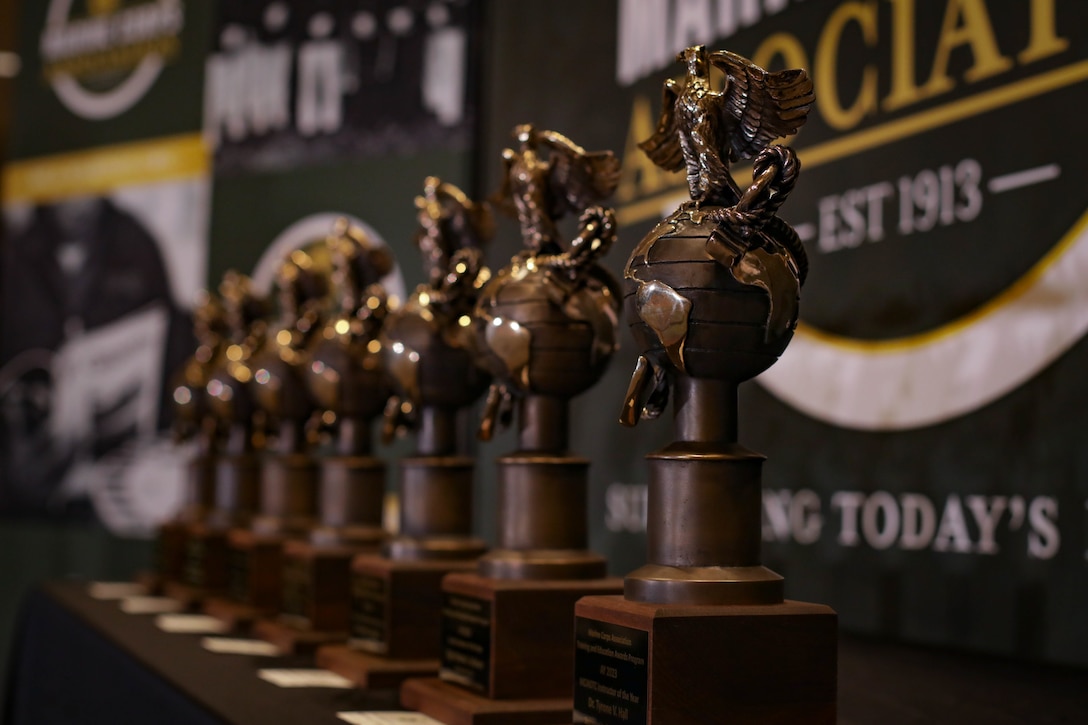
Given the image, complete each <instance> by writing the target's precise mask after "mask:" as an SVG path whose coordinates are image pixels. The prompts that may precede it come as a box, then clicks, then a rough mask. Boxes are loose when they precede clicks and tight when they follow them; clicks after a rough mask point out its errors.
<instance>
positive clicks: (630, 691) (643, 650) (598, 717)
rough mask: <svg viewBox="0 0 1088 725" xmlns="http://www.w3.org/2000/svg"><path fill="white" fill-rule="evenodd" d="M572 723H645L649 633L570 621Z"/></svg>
mask: <svg viewBox="0 0 1088 725" xmlns="http://www.w3.org/2000/svg"><path fill="white" fill-rule="evenodd" d="M574 630H575V640H574V722H576V723H596V724H598V725H646V689H647V682H648V677H649V668H648V666H647V662H646V661H647V658H648V657H649V640H650V638H649V634H648V633H647V632H644V631H643V630H641V629H632V628H631V627H621V626H620V625H618V624H611V623H609V622H599V621H597V620H594V619H586V618H584V617H576V618H575V627H574Z"/></svg>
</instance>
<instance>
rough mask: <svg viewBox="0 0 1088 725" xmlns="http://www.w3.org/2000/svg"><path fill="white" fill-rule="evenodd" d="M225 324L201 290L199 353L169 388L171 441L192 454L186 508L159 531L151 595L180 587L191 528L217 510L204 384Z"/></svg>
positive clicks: (214, 431) (196, 322) (196, 325)
mask: <svg viewBox="0 0 1088 725" xmlns="http://www.w3.org/2000/svg"><path fill="white" fill-rule="evenodd" d="M227 334H228V330H227V329H226V319H225V317H224V313H223V306H222V304H220V302H219V298H218V297H216V296H214V295H212V294H210V293H209V292H207V291H205V292H203V293H202V294H201V300H200V302H199V303H198V304H197V305H196V308H195V309H194V311H193V335H194V336H195V337H196V339H197V343H198V344H197V349H196V351H195V352H194V353H193V356H192V357H190V358H189V359H188V360H187V361H186V362H185V365H184V366H183V367H182V369H181V371H180V372H179V374H178V376H177V379H176V380H175V381H174V383H173V396H172V397H173V404H174V424H173V428H174V438H175V440H176V441H193V443H194V447H195V452H194V453H193V457H192V459H190V461H189V462H188V464H187V467H186V486H185V504H184V506H183V508H182V510H181V511H180V512H179V514H178V516H177V517H176V518H175V519H173V520H172V521H168V522H166V523H165V524H163V525H162V526H160V527H159V529H158V532H157V533H158V535H157V538H156V551H155V571H154V572H152V573H151V574H149V575H147V576H144V577H141V580H142V583H144V584H145V585H146V586H147V587H148V589H149V590H152V591H161V590H162V588H163V585H164V584H165V583H166V582H168V581H172V582H180V581H181V580H182V578H183V577H184V573H185V551H186V549H187V548H188V539H189V531H190V528H191V527H192V526H193V525H194V524H197V523H200V522H203V521H205V520H206V519H207V517H208V514H210V513H211V511H212V509H213V508H214V507H215V465H216V455H217V453H218V448H219V444H220V442H221V441H220V440H219V435H218V423H217V421H216V419H215V417H214V416H213V415H212V412H211V410H210V408H209V406H208V400H207V397H206V395H207V393H206V391H205V386H206V385H207V384H208V380H209V378H210V375H211V372H212V365H213V363H214V362H215V360H216V358H217V356H218V354H219V353H220V352H221V348H222V347H223V346H224V345H225V344H226V336H227Z"/></svg>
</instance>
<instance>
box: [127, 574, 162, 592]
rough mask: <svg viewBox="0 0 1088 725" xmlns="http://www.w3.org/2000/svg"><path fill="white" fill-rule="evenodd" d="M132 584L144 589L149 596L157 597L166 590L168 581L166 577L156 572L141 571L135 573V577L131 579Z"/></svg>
mask: <svg viewBox="0 0 1088 725" xmlns="http://www.w3.org/2000/svg"><path fill="white" fill-rule="evenodd" d="M132 580H133V581H134V582H136V583H137V584H139V585H140V586H142V587H143V588H144V590H145V591H146V592H147V593H148V594H149V595H151V596H158V595H160V594H163V593H164V591H165V590H166V582H167V581H169V580H168V579H167V578H166V577H164V576H163V575H162V574H160V573H159V572H157V571H141V572H137V574H136V576H134V577H133V578H132Z"/></svg>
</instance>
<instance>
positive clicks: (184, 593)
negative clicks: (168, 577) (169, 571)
mask: <svg viewBox="0 0 1088 725" xmlns="http://www.w3.org/2000/svg"><path fill="white" fill-rule="evenodd" d="M162 594H163V596H166V597H169V598H170V599H176V600H177V601H178V602H180V603H181V607H182V609H183V610H185V611H196V610H198V609H200V607H201V605H202V603H203V602H204V600H206V599H208V598H209V597H211V596H214V595H215V594H216V592H210V591H208V590H207V589H205V588H204V587H194V586H192V585H191V584H186V583H184V582H166V583H165V584H163V587H162Z"/></svg>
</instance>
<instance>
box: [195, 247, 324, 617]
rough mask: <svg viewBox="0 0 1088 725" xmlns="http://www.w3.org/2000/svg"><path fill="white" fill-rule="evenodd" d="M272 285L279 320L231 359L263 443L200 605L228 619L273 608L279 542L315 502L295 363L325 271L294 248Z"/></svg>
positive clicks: (296, 531) (302, 527)
mask: <svg viewBox="0 0 1088 725" xmlns="http://www.w3.org/2000/svg"><path fill="white" fill-rule="evenodd" d="M275 285H276V287H275V292H276V297H277V299H278V301H279V305H278V306H279V318H278V320H277V321H276V323H275V325H274V326H273V327H272V328H271V329H270V331H269V332H268V334H267V335H266V336H265V338H264V340H263V342H262V344H261V345H258V346H256V347H255V348H254V349H253V351H252V352H251V353H247V354H245V355H243V356H241V357H239V358H238V359H237V360H236V362H235V365H236V368H237V376H238V377H239V378H240V379H241V380H243V381H244V382H245V383H246V392H247V393H248V395H249V396H250V397H251V398H252V400H253V402H254V405H255V407H256V409H257V410H256V412H257V414H258V415H259V417H260V420H261V422H262V426H261V431H260V432H261V433H262V434H263V436H266V437H268V438H270V442H269V443H268V445H267V446H266V451H265V453H264V455H263V456H262V460H261V476H260V484H259V486H260V505H259V511H258V514H257V516H256V517H255V518H254V519H253V520H252V521H251V522H249V523H248V524H247V525H243V526H235V527H234V528H232V529H231V531H230V532H229V534H228V552H229V553H228V556H229V560H230V567H229V572H228V587H227V591H226V592H225V593H224V594H223V596H221V597H217V598H215V599H214V600H211V601H209V602H208V603H207V604H206V605H205V611H207V612H208V613H209V614H212V615H213V616H216V617H219V618H220V619H222V620H224V621H226V622H228V623H230V624H232V625H248V624H250V623H251V622H253V621H254V620H255V619H256V618H258V617H260V616H263V615H267V614H269V613H271V612H274V611H275V610H276V609H277V608H278V606H279V604H280V600H281V592H280V590H281V588H282V560H283V559H282V556H283V555H282V548H283V543H284V542H285V541H286V540H288V539H289V538H293V537H299V536H303V535H305V533H306V532H307V531H308V530H309V529H310V528H311V527H312V526H313V522H314V512H315V509H316V490H317V465H316V462H315V461H314V458H313V455H312V453H311V446H310V441H309V436H308V435H307V430H306V422H307V420H308V418H309V416H310V415H311V412H312V410H313V406H312V404H311V402H310V401H309V399H308V396H307V395H306V391H305V389H304V388H303V385H302V382H301V380H300V379H299V367H300V365H301V362H302V360H301V354H300V351H301V350H302V349H303V348H304V346H305V344H306V341H307V340H308V339H309V336H310V335H312V333H313V330H314V328H315V327H316V323H317V321H318V316H319V314H320V309H321V304H322V302H323V301H324V299H325V296H326V295H327V291H328V288H327V275H326V274H325V270H324V269H323V266H322V265H321V264H320V263H319V260H318V259H316V258H314V257H313V256H312V254H311V253H310V252H309V251H307V250H305V249H297V250H294V251H293V252H292V253H291V255H289V256H288V257H287V259H285V260H284V261H283V262H282V263H281V265H280V267H279V269H278V270H277V275H276V280H275ZM236 357H237V356H236Z"/></svg>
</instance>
